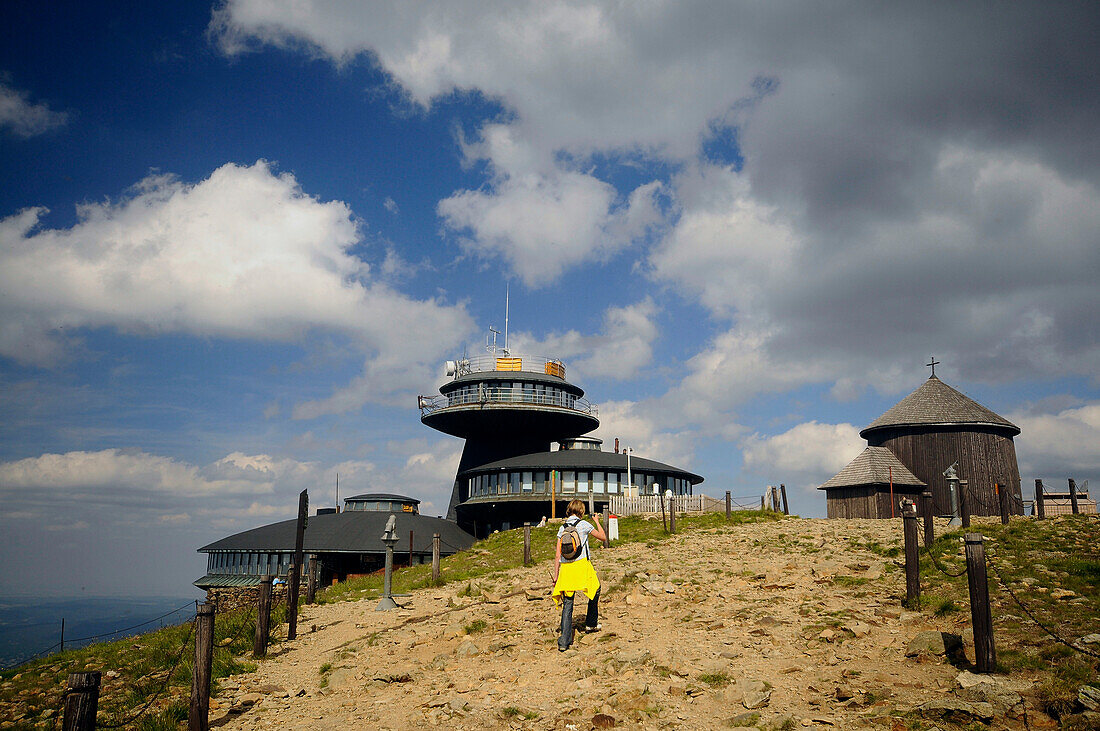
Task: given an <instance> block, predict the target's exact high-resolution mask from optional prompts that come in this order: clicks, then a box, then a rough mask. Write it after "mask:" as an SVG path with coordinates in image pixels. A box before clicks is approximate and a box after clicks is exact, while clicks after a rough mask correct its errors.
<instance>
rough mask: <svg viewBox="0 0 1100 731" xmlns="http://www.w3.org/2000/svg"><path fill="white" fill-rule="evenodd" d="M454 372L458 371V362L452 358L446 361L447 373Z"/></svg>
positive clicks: (450, 374)
mask: <svg viewBox="0 0 1100 731" xmlns="http://www.w3.org/2000/svg"><path fill="white" fill-rule="evenodd" d="M456 373H458V363H457V362H455V361H453V360H449V361H447V375H448V376H453V375H455V374H456Z"/></svg>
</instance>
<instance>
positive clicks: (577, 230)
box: [438, 170, 660, 287]
mask: <svg viewBox="0 0 1100 731" xmlns="http://www.w3.org/2000/svg"><path fill="white" fill-rule="evenodd" d="M659 187H660V186H659V184H656V183H650V184H647V185H644V186H641V187H639V188H637V189H635V190H634V191H633V192H632V193H631V194H630V196H629V197H628V199H627V201H626V202H625V203H623V204H619V202H618V200H617V194H616V192H615V189H614V188H613V187H612V186H611V185H609V184H607V183H605V182H603V181H601V180H598V179H597V178H595V177H593V176H591V175H586V174H583V173H579V172H574V171H568V170H554V171H552V172H549V173H547V174H539V173H530V174H527V175H523V176H506V177H504V178H503V179H502V180H500V181H499V182H497V183H496V184H495V185H494V186H493V187H492V188H491V189H490V190H476V191H474V190H465V191H460V192H457V193H455V194H454V195H452V196H451V197H450V198H447V199H445V200H443V201H440V203H439V208H438V210H439V215H440V216H441V217H442V218H443V220H444V222H445V223H446V224H447V226H448V227H450V228H451V229H453V230H454V231H456V232H459V233H466V232H468V234H469V236H468V238H462V239H461V240H460V243H461V244H462V246H463V248H464V249H466V250H467V251H469V252H471V253H475V254H477V255H479V256H483V257H494V256H499V257H501V258H503V259H504V260H505V261H506V262H507V263H508V265H509V267H510V268H511V269H512V270H513V271H514V272H515V273H516V274H517V275H519V277H520V278H521V279H522V280H523V281H524V282H525V283H526V284H527V285H528V286H530V287H542V286H546V285H548V284H550V283H551V282H553V281H554V280H556V279H557V278H558V277H559V276H561V274H562V272H563V271H565V270H566V269H567V268H568V267H571V266H575V265H577V264H579V263H581V262H585V261H592V260H596V261H603V260H606V259H607V258H608V257H610V256H611V255H612V254H614V253H616V252H618V251H619V250H621V249H623V248H625V247H626V246H628V245H629V244H630V243H631V242H632V241H634V240H635V239H638V238H640V237H642V236H643V235H644V234H645V233H646V231H647V230H648V229H649V228H650V227H651V226H653V225H655V224H657V223H658V222H659V221H660V216H659V214H658V211H657V207H656V204H655V199H654V196H655V194H656V193H657V191H658V190H659Z"/></svg>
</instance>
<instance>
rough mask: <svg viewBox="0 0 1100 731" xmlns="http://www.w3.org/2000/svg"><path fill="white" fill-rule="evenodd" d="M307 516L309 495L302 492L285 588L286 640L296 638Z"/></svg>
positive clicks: (299, 498)
mask: <svg viewBox="0 0 1100 731" xmlns="http://www.w3.org/2000/svg"><path fill="white" fill-rule="evenodd" d="M308 515H309V493H308V492H307V491H305V490H302V491H301V492H300V493H299V494H298V523H297V525H296V526H295V534H294V558H293V559H292V563H291V564H290V575H289V576H288V577H287V579H288V581H287V586H286V608H287V617H286V619H287V630H286V638H287V639H288V640H293V639H295V638H297V637H298V590H299V589H300V588H301V579H302V543H303V541H304V540H305V537H306V518H307V517H308Z"/></svg>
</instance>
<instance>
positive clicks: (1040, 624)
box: [985, 553, 1100, 659]
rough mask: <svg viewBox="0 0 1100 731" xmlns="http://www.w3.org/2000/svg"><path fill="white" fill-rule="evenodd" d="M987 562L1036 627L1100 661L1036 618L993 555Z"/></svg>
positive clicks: (1097, 656)
mask: <svg viewBox="0 0 1100 731" xmlns="http://www.w3.org/2000/svg"><path fill="white" fill-rule="evenodd" d="M985 562H986V565H987V566H989V568H991V569H993V573H994V574H996V575H997V581H998V583H999V584H1000V587H1001V589H1003V590H1004V592H1005V593H1006V594H1008V595H1009V597H1011V598H1012V601H1014V602H1015V603H1016V606H1018V607H1019V608H1020V610H1021V611H1023V613H1024V614H1026V615H1027V618H1028V619H1030V620H1031V621H1032V622H1034V623H1035V624H1036V626H1038V627H1039V629H1041V630H1043V631H1044V632H1046V633H1047V634H1048V635H1050V637H1051V638H1052V639H1053V640H1055V641H1056V642H1059V643H1061V644H1063V645H1065V646H1066V647H1068V648H1069V649H1071V650H1074V651H1075V652H1079V653H1081V654H1083V655H1088V656H1089V657H1095V658H1098V659H1100V653H1096V652H1092V651H1091V650H1086V649H1085V648H1083V647H1079V646H1078V645H1075V644H1073V643H1072V642H1070V641H1069V640H1067V639H1065V638H1064V637H1062V636H1061V635H1059V634H1058V633H1057V632H1055V631H1054V630H1053V629H1051V628H1050V627H1049V626H1047V625H1046V624H1045V623H1044V622H1041V621H1040V620H1039V619H1038V618H1037V617H1036V616H1035V613H1034V612H1032V611H1031V610H1030V609H1028V608H1027V606H1026V605H1025V604H1024V603H1023V601H1022V600H1021V599H1020V597H1018V596H1016V592H1014V591H1012V587H1011V586H1009V584H1008V582H1007V581H1005V578H1004V575H1003V574H1001V570H1000V569H999V568H997V564H995V563H994V562H993V556H992V555H991V554H989V553H986V556H985Z"/></svg>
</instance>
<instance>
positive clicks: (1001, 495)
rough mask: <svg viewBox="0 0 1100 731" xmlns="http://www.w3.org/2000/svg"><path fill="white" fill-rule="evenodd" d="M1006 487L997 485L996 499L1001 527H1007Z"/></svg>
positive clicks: (1007, 493)
mask: <svg viewBox="0 0 1100 731" xmlns="http://www.w3.org/2000/svg"><path fill="white" fill-rule="evenodd" d="M1009 494H1010V493H1009V491H1008V485H1002V484H1001V483H999V482H998V483H997V499H998V501H999V503H1000V504H999V507H1000V509H1001V525H1008V496H1009Z"/></svg>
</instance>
